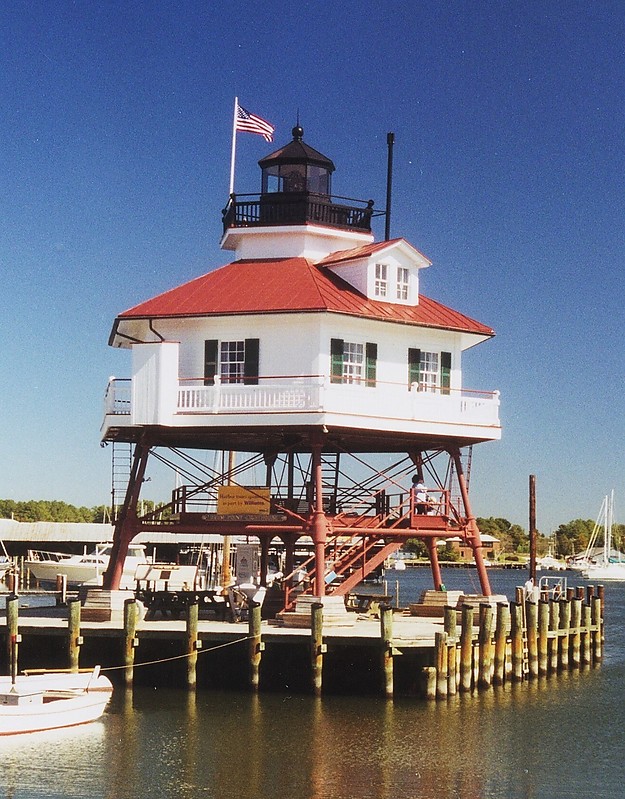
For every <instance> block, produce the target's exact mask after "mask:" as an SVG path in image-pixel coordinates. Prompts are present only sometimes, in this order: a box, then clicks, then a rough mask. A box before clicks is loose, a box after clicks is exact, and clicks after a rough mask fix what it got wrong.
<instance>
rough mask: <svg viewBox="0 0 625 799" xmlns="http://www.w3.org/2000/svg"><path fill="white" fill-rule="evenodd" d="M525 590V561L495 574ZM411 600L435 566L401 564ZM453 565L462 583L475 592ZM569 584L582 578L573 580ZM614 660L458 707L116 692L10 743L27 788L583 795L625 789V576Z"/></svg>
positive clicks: (8, 780)
mask: <svg viewBox="0 0 625 799" xmlns="http://www.w3.org/2000/svg"><path fill="white" fill-rule="evenodd" d="M490 574H491V580H492V584H493V590H494V591H495V592H501V593H506V594H508V595H509V596H511V595H513V591H514V586H515V585H516V584H518V583H521V582H523V580H524V579H525V575H524V574H523V573H522V572H504V571H497V570H492V571H491V572H490ZM389 578H390V579H389V589H394V587H395V579H397V580H398V581H399V588H400V599H401V602H402V604H405V603H407V602H409V601H411V600H414V599H416V598H417V596H418V594H419V592H420V590H421V588H422V587H424V586H426V585H427V584H428V577H427V573H426V572H425V571H424V570H415V571H411V570H408V571H406V572H399V573H396V574H395V573H393V572H391V573H389ZM474 579H475V574H474V572H468V571H465V570H448V571H447V572H446V573H445V574H444V581H445V584H446V585H447V587H448V588H450V589H453V588H463V589H466V590H476V589H477V586H475V585H473V584H472V581H473V580H474ZM569 579H570V576H569ZM606 603H607V613H606V617H607V618H606V622H607V641H606V651H605V660H604V663H603V665H602V666H601V667H600V668H598V669H594V670H592V671H590V672H585V673H582V674H571V675H564V676H559V677H550V678H549V679H548V681H547V682H548V687H547V688H545V687H544V684H543V686H541V688H538V687H537V686H536V685H534V684H530V685H526V684H525V685H520V686H518V685H515V686H509V687H507V688H505V689H496V690H493V691H491V692H489V693H487V694H482V695H479V696H473V697H465V696H458V697H457V698H454V699H452V700H450V701H449V702H445V703H425V702H421V701H418V700H414V699H400V700H395V701H394V702H385V701H384V700H382V699H378V698H375V697H370V696H368V697H364V698H362V697H336V696H331V697H323V698H322V699H320V700H315V699H314V698H312V697H309V696H301V695H293V694H288V693H280V694H261V695H259V696H257V697H255V696H251V695H249V694H248V693H246V692H233V693H225V692H224V693H216V692H213V691H205V690H200V691H198V692H197V694H196V695H189V694H187V692H186V691H184V690H167V689H165V690H163V689H158V690H152V689H147V688H141V689H135V690H134V692H132V693H128V694H126V693H125V692H124V691H123V690H116V692H115V694H114V698H113V701H112V703H111V705H110V706H109V709H108V711H107V713H106V715H105V716H104V718H103V719H102V720H101V721H100V722H97V723H95V724H91V725H88V726H85V727H83V728H76V729H74V730H67V731H61V732H55V733H53V734H51V733H45V734H37V735H31V736H26V737H16V738H14V739H4V740H1V741H0V785H1V786H2V787H1V788H0V796H2V795H3V796H5V797H11V798H12V799H60V797H64V798H65V799H70V798H72V797H80V798H81V799H82V797H90V798H97V797H106V798H107V799H118V797H133V798H135V797H136V798H137V799H139V798H141V799H143V797H158V798H159V799H161V798H163V799H169V797H172V799H173V797H176V799H195V797H206V798H207V799H213V798H214V799H231V798H232V799H234V798H235V797H236V799H248V798H249V799H252V797H254V799H259V797H263V798H264V797H271V799H275V798H276V797H286V798H287V799H291V797H297V798H298V799H300V798H301V799H351V798H352V797H353V798H354V799H356V797H357V798H358V799H397V798H399V797H401V798H402V799H410V798H411V797H415V799H416V797H418V798H419V799H452V798H453V799H455V798H460V799H491V798H492V799H560V797H562V798H564V797H566V799H572V798H574V797H584V798H585V797H593V799H595V797H596V798H597V799H598V798H599V797H609V798H610V799H617V798H618V799H621V797H622V796H623V795H625V789H624V786H625V773H624V767H623V761H624V756H623V751H622V749H623V743H624V742H625V737H624V726H625V710H624V701H623V686H624V685H625V632H624V631H623V629H622V627H621V625H622V622H623V618H624V612H625V585H622V584H621V585H618V584H615V585H608V586H607V587H606Z"/></svg>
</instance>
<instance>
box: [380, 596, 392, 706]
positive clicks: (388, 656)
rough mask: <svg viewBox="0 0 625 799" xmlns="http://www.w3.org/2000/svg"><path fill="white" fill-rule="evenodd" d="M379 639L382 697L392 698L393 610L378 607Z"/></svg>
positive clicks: (384, 606)
mask: <svg viewBox="0 0 625 799" xmlns="http://www.w3.org/2000/svg"><path fill="white" fill-rule="evenodd" d="M380 637H381V639H382V678H383V681H384V696H386V698H387V699H392V698H393V609H392V608H391V606H390V605H386V604H382V605H380Z"/></svg>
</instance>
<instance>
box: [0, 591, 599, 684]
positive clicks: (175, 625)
mask: <svg viewBox="0 0 625 799" xmlns="http://www.w3.org/2000/svg"><path fill="white" fill-rule="evenodd" d="M484 599H485V598H481V599H480V598H479V597H478V598H476V601H475V602H473V603H472V604H471V603H470V601H469V600H467V601H465V602H463V603H462V606H461V607H460V608H458V609H457V608H456V607H452V606H450V605H447V606H443V605H442V604H441V603H439V605H438V607H439V610H440V613H438V615H414V609H413V613H412V614H411V613H410V612H409V611H408V610H404V611H399V610H396V611H395V612H393V609H392V608H390V607H389V606H387V605H381V606H380V608H379V612H378V613H377V614H376V616H377V617H372V616H371V615H368V614H358V613H347V614H345V615H344V616H343V617H340V618H336V617H334V616H333V614H332V613H329V614H328V617H327V619H324V607H323V605H322V604H321V603H315V602H314V601H313V603H312V604H311V606H310V619H309V622H308V623H307V624H306V626H305V627H303V626H301V625H289V624H288V623H286V624H280V623H279V622H277V621H276V620H273V619H272V620H261V616H260V607H259V606H253V607H252V608H251V609H250V610H249V613H248V614H247V616H248V618H247V620H242V621H220V620H215V619H207V618H201V617H200V616H201V614H200V612H199V608H198V605H197V604H194V605H191V606H190V607H189V608H188V612H187V615H186V618H184V619H172V618H157V619H146V618H141V613H140V606H139V604H138V603H137V602H136V601H135V600H134V599H133V598H127V599H125V601H124V604H123V611H122V612H116V613H113V614H112V618H111V619H109V620H106V621H91V620H89V619H88V618H87V619H83V618H81V603H80V600H78V599H70V600H69V601H68V604H67V606H46V607H34V606H30V603H29V601H28V597H22V598H18V597H15V596H8V597H7V599H6V608H5V610H3V611H0V629H2V630H3V633H4V638H5V647H4V653H5V660H6V661H7V663H9V664H10V662H11V658H12V657H17V650H18V649H19V650H20V662H19V667H20V668H21V669H22V670H26V669H34V668H39V667H45V668H50V667H57V668H58V667H65V668H67V667H69V668H71V669H77V668H78V666H79V665H81V666H82V665H84V666H93V665H95V663H102V665H103V666H104V668H105V669H107V668H108V669H110V670H111V672H113V674H111V676H112V678H113V679H114V680H115V679H116V677H115V674H114V672H115V671H117V672H118V676H117V681H118V682H125V683H126V684H127V685H131V684H132V682H133V679H135V672H137V671H138V670H140V669H141V668H142V667H143V666H148V665H149V666H150V667H152V670H153V673H154V669H155V668H156V669H158V666H159V664H166V663H171V662H172V661H176V660H179V661H180V662H181V663H184V664H185V666H186V667H185V669H184V671H185V673H186V677H183V678H182V682H183V684H184V683H185V682H186V685H187V686H188V687H195V686H196V685H198V684H200V685H201V684H202V679H199V680H198V676H197V672H198V666H199V658H200V656H201V658H202V664H201V666H200V668H199V671H200V672H201V671H202V669H204V667H205V666H206V663H207V662H209V661H210V659H211V652H215V653H219V654H218V657H219V664H220V666H219V668H221V669H224V662H225V661H224V655H225V654H226V653H225V650H227V649H229V650H230V651H229V653H227V657H226V661H227V662H228V663H229V664H230V665H228V666H226V668H225V671H228V670H230V669H231V670H233V671H236V672H238V673H239V674H241V675H244V674H245V672H247V683H248V684H249V685H251V686H252V688H253V689H258V688H259V687H263V686H265V685H266V686H267V687H270V686H271V687H274V686H278V687H285V685H280V683H281V681H282V682H284V680H285V677H284V673H283V665H284V664H285V663H286V664H289V663H290V664H291V667H292V668H295V670H296V671H297V676H298V680H299V684H300V685H301V684H304V685H305V684H308V686H312V689H313V691H314V692H315V693H321V690H322V675H323V677H324V678H325V677H326V674H324V668H325V669H327V670H328V672H327V676H328V677H330V681H332V680H334V679H335V678H336V676H337V675H336V674H333V673H332V672H333V671H336V670H341V671H344V672H345V673H346V674H348V675H351V680H350V681H349V685H350V690H351V691H352V692H359V689H360V688H362V689H363V691H365V692H367V691H369V692H370V690H371V687H374V688H375V689H376V690H377V691H382V692H383V693H384V694H385V695H386V696H389V697H390V696H392V695H393V693H394V692H399V693H411V694H417V695H421V696H425V697H427V698H430V699H443V698H446V697H448V696H450V695H453V694H455V693H457V692H472V691H476V690H483V689H487V688H490V687H491V686H493V685H503V684H505V683H508V682H523V681H525V680H532V679H535V678H538V677H540V676H543V675H546V674H549V673H555V672H560V671H568V670H571V669H583V668H589V667H591V666H593V665H597V664H599V663H600V662H601V660H602V656H603V654H602V644H603V601H604V598H603V590H602V587H601V586H600V587H599V588H598V590H597V593H596V594H595V589H594V588H593V587H590V586H589V587H587V589H586V592H584V590H583V589H577V590H573V589H571V590H570V593H569V595H568V596H567V597H566V598H562V599H553V598H551V599H547V598H543V599H542V600H541V601H540V602H538V603H536V602H531V601H516V602H510V603H508V602H504V601H500V602H498V603H497V604H496V605H495V604H494V602H493V601H491V602H490V603H489V602H488V601H484ZM516 599H517V600H521V597H519V596H517V597H516ZM83 613H84V609H83ZM85 615H88V614H85ZM46 642H47V644H46ZM81 649H84V653H83V655H82V659H83V660H84V661H85V662H84V663H83V662H81ZM54 653H56V654H55V655H54V657H55V658H56V659H55V661H54V662H49V660H50V658H51V657H53V654H54ZM59 653H60V654H59ZM22 654H23V657H22ZM326 656H327V660H328V663H326V664H325V666H324V657H326ZM46 659H48V660H46ZM63 659H64V660H65V662H64V663H60V662H59V660H63ZM87 659H88V660H89V662H86V661H87ZM92 661H93V662H92ZM294 662H296V663H297V665H296V666H293V663H294ZM307 663H308V665H307ZM376 664H377V667H376ZM231 667H232V668H231ZM206 668H208V667H207V666H206ZM306 673H308V677H306ZM342 676H343V677H345V674H343V675H342ZM359 680H360V681H361V683H360V684H359ZM243 681H245V677H244V676H243ZM219 682H220V681H219V674H216V673H215V670H213V671H212V672H211V680H210V684H211V685H215V684H217V685H218V684H219ZM286 687H288V685H287V686H286Z"/></svg>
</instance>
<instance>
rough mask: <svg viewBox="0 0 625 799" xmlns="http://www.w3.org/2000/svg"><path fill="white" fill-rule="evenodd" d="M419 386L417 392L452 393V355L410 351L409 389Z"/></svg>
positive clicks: (418, 350) (417, 350)
mask: <svg viewBox="0 0 625 799" xmlns="http://www.w3.org/2000/svg"><path fill="white" fill-rule="evenodd" d="M415 385H416V386H417V391H429V392H440V393H441V394H449V393H450V391H451V353H450V352H429V351H428V350H422V349H416V348H414V349H413V348H412V347H410V348H409V349H408V387H409V388H410V389H412V387H413V386H415Z"/></svg>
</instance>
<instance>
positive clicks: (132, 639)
mask: <svg viewBox="0 0 625 799" xmlns="http://www.w3.org/2000/svg"><path fill="white" fill-rule="evenodd" d="M138 621H139V606H138V605H137V601H136V599H132V598H131V599H126V600H125V602H124V665H125V667H126V668H125V669H124V682H125V683H126V686H127V687H130V686H131V685H132V682H133V679H134V665H135V650H136V648H137V646H139V639H138V638H137V623H138Z"/></svg>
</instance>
